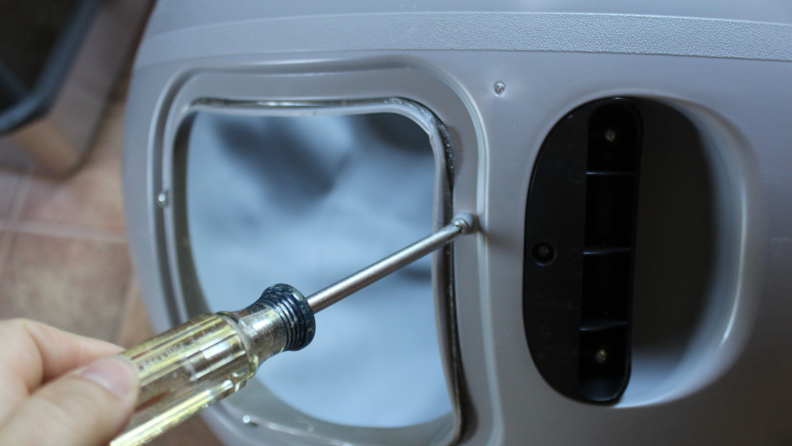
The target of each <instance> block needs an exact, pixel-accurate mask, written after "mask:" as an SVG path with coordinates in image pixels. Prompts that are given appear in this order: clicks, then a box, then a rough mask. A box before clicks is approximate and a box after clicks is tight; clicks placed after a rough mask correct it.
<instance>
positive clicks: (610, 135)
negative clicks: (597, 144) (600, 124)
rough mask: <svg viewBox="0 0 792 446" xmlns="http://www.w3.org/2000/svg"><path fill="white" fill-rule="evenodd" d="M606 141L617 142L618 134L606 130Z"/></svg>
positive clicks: (611, 130)
mask: <svg viewBox="0 0 792 446" xmlns="http://www.w3.org/2000/svg"><path fill="white" fill-rule="evenodd" d="M603 136H605V140H606V141H608V142H613V141H616V132H615V131H614V130H613V129H608V130H605V135H603Z"/></svg>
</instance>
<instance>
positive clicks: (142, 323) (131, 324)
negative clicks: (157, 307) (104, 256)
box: [116, 279, 154, 348]
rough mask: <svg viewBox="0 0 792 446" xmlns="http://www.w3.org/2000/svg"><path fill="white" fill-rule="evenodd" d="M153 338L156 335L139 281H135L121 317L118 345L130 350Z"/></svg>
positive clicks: (128, 293) (132, 281) (132, 283)
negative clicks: (152, 328) (147, 313)
mask: <svg viewBox="0 0 792 446" xmlns="http://www.w3.org/2000/svg"><path fill="white" fill-rule="evenodd" d="M152 336H154V333H153V332H152V330H151V324H150V323H149V320H148V316H147V315H146V308H145V307H144V306H143V300H142V299H141V297H140V291H139V288H138V286H137V281H136V280H134V279H133V280H131V283H130V286H129V291H128V292H127V302H126V304H125V305H124V310H123V314H122V315H121V322H120V323H119V329H118V338H117V339H116V344H118V345H120V346H121V347H124V348H130V347H134V346H135V345H138V344H140V343H141V342H143V341H145V340H147V339H149V338H151V337H152Z"/></svg>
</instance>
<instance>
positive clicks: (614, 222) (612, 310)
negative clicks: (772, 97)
mask: <svg viewBox="0 0 792 446" xmlns="http://www.w3.org/2000/svg"><path fill="white" fill-rule="evenodd" d="M641 133H642V123H641V116H640V113H639V112H638V110H637V109H636V107H635V106H634V105H633V104H632V103H631V102H630V101H629V100H627V99H622V98H613V99H607V100H602V101H597V102H594V103H590V104H587V105H585V106H583V107H581V108H579V109H577V110H575V111H573V112H572V113H570V114H569V115H567V116H566V117H565V118H564V119H562V120H561V121H560V122H559V123H558V124H557V125H556V126H555V128H554V129H553V131H552V132H551V133H550V135H549V136H548V137H547V139H546V140H545V142H544V144H543V145H542V149H541V151H540V153H539V157H538V159H537V162H536V165H535V167H534V174H533V180H532V183H531V187H530V190H529V194H528V205H527V210H526V220H525V221H526V225H525V267H524V287H523V316H524V321H525V333H526V337H527V339H528V344H529V347H530V350H531V355H532V357H533V359H534V362H535V363H536V366H537V368H538V369H539V371H540V372H541V374H542V376H543V377H544V379H545V380H546V381H547V382H548V383H549V384H550V385H551V386H552V387H554V388H555V389H556V390H558V391H559V392H561V393H562V394H564V395H566V396H568V397H570V398H574V399H577V400H581V401H587V402H594V403H604V404H607V403H614V402H616V401H618V399H619V397H620V396H621V394H622V393H623V392H624V389H625V388H626V386H627V382H628V380H629V376H630V333H631V313H632V299H633V275H634V274H633V271H634V263H635V227H636V220H637V218H636V216H637V210H638V203H637V196H638V194H637V193H638V174H639V172H640V169H639V168H640V155H641Z"/></svg>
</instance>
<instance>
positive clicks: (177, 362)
mask: <svg viewBox="0 0 792 446" xmlns="http://www.w3.org/2000/svg"><path fill="white" fill-rule="evenodd" d="M475 231H476V217H475V216H474V215H472V214H470V213H467V212H462V213H459V214H457V215H456V216H454V218H453V220H452V221H451V223H450V224H449V225H447V226H444V227H443V228H441V229H440V230H438V231H437V232H435V233H433V234H431V235H429V236H428V237H425V238H423V239H421V240H419V241H417V242H415V243H413V244H412V245H410V246H408V247H406V248H404V249H402V250H401V251H398V252H396V253H394V254H391V255H390V256H388V257H385V258H384V259H382V260H380V261H378V262H376V263H374V264H372V265H370V266H368V267H366V268H364V269H362V270H360V271H358V272H357V273H355V274H352V275H351V276H349V277H347V278H345V279H343V280H340V281H338V282H336V283H334V284H333V285H330V286H328V287H327V288H324V289H322V290H320V291H318V292H316V293H314V294H311V295H310V296H308V297H307V298H306V297H305V296H303V295H302V294H301V293H300V292H299V291H297V290H296V289H295V288H294V287H292V286H289V285H285V284H277V285H273V286H271V287H269V288H267V289H266V290H264V292H263V293H262V294H261V297H259V298H258V300H256V302H254V303H253V304H252V305H250V306H249V307H247V308H245V309H243V310H240V311H234V312H225V311H221V312H219V313H215V314H211V313H207V314H202V315H200V316H197V317H195V318H193V319H191V320H189V321H187V322H185V323H184V324H181V325H179V326H177V327H174V328H172V329H171V330H168V331H166V332H165V333H162V334H161V335H159V336H156V337H154V338H152V339H149V340H148V341H145V342H143V343H142V344H139V345H137V346H135V347H132V348H130V349H129V350H127V351H125V352H123V353H122V355H123V356H126V357H128V358H130V359H131V360H132V361H133V362H135V364H136V365H137V367H138V373H139V375H140V394H139V396H138V402H137V406H136V409H135V413H134V414H133V415H132V419H131V420H130V422H129V424H128V425H127V427H126V428H125V429H124V430H123V431H122V432H121V434H120V435H119V436H118V437H116V438H115V439H114V440H113V441H112V442H110V445H111V446H135V445H141V444H145V443H148V442H149V441H151V440H153V439H154V438H156V437H157V436H159V435H160V434H162V433H163V432H165V431H167V430H168V429H170V428H172V427H174V426H176V425H178V424H179V423H181V422H183V421H185V420H186V419H188V418H190V417H191V416H193V415H195V414H196V413H197V412H199V411H200V410H202V409H205V408H207V407H209V406H211V405H212V404H214V403H216V402H218V401H220V400H222V399H223V398H225V397H227V396H229V395H231V394H233V393H235V392H236V391H237V390H239V389H241V388H242V387H244V386H245V383H246V382H247V380H248V379H250V378H251V377H253V375H255V373H256V371H257V370H258V368H259V365H260V364H261V363H262V362H264V361H265V360H266V359H268V358H270V357H272V356H274V355H276V354H278V353H280V352H283V351H287V350H291V351H297V350H300V349H302V348H304V347H306V346H307V345H308V344H310V343H311V340H313V337H314V333H315V331H316V325H315V321H314V314H315V313H317V312H319V311H322V310H324V309H325V308H327V307H329V306H330V305H333V304H334V303H336V302H338V301H340V300H342V299H343V298H345V297H347V296H349V295H351V294H353V293H355V292H357V291H359V290H361V289H363V288H365V287H367V286H369V285H371V284H372V283H374V282H376V281H378V280H379V279H382V278H383V277H385V276H387V275H389V274H391V273H393V272H395V271H397V270H399V269H401V268H403V267H405V266H407V265H409V264H410V263H412V262H414V261H416V260H418V259H420V258H421V257H424V256H425V255H427V254H429V253H431V252H433V251H435V250H437V249H439V248H441V247H443V246H445V245H447V244H448V243H450V242H452V241H453V240H455V239H456V238H457V237H459V236H460V235H462V234H470V233H473V232H475Z"/></svg>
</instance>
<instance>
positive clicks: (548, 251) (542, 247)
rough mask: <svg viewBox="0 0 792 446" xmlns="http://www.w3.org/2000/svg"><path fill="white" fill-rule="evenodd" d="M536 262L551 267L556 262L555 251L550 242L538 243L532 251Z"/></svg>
mask: <svg viewBox="0 0 792 446" xmlns="http://www.w3.org/2000/svg"><path fill="white" fill-rule="evenodd" d="M531 254H532V255H533V258H534V261H535V262H536V263H538V264H540V265H542V266H544V265H549V264H550V263H552V262H553V260H555V249H554V248H553V245H551V244H550V243H548V242H538V243H536V244H535V245H534V246H533V249H532V250H531Z"/></svg>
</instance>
